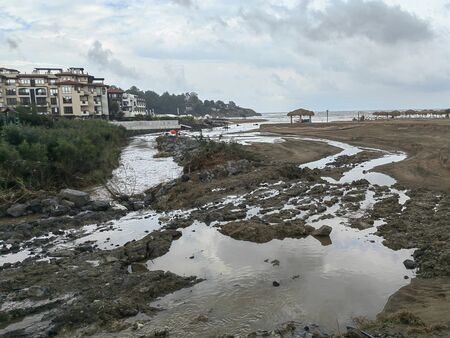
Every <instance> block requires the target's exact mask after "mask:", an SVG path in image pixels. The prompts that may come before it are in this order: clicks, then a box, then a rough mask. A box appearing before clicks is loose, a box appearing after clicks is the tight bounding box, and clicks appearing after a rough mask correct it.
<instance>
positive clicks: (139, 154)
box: [92, 134, 182, 199]
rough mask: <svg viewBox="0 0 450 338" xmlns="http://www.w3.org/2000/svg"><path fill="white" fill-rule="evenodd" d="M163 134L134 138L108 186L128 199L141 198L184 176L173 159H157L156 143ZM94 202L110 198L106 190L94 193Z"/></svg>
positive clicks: (123, 152) (124, 151) (123, 154)
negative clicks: (128, 196)
mask: <svg viewBox="0 0 450 338" xmlns="http://www.w3.org/2000/svg"><path fill="white" fill-rule="evenodd" d="M159 135H160V134H149V135H140V136H136V137H133V138H132V139H131V142H130V144H129V145H128V146H127V147H126V148H125V149H124V150H123V151H122V154H121V160H120V165H119V167H118V168H117V169H116V170H114V171H113V174H112V178H111V179H110V180H109V181H108V183H107V185H108V186H109V187H110V188H111V189H112V190H114V191H117V192H119V193H123V194H126V195H132V194H139V193H142V192H144V191H145V190H147V189H148V188H151V187H152V186H155V185H157V184H159V183H161V182H165V181H170V180H173V179H174V178H176V177H178V176H180V175H181V173H182V168H181V167H180V166H179V165H178V164H176V163H175V162H174V161H173V159H172V158H170V157H169V158H154V157H153V156H154V155H156V153H157V152H158V151H157V150H156V141H155V139H156V138H157V137H158V136H159ZM92 196H93V198H98V199H102V198H108V197H109V193H108V191H107V190H106V189H105V188H104V187H98V188H96V189H94V190H93V191H92Z"/></svg>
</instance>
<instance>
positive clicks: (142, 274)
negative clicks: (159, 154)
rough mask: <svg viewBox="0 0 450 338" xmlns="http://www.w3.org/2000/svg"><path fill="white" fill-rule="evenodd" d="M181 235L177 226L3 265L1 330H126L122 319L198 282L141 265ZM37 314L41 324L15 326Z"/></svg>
mask: <svg viewBox="0 0 450 338" xmlns="http://www.w3.org/2000/svg"><path fill="white" fill-rule="evenodd" d="M180 235H181V234H180V233H179V232H177V231H175V230H166V231H155V232H153V233H151V234H149V235H148V236H146V237H145V238H143V239H142V240H139V241H134V242H130V243H128V244H126V245H125V246H124V247H121V248H117V249H114V250H111V251H96V250H93V248H91V249H90V250H87V251H88V252H79V251H76V250H70V251H68V252H60V254H59V255H58V254H56V255H55V256H57V257H55V258H51V259H49V260H46V261H36V260H33V261H25V262H23V263H21V264H20V267H17V268H10V269H4V270H3V271H2V273H1V276H0V291H1V292H0V294H1V298H0V303H1V304H2V306H1V309H0V319H1V320H0V325H1V326H0V327H1V329H0V335H2V336H4V337H17V336H20V337H47V336H53V335H59V334H64V333H65V332H72V333H71V335H70V336H71V337H84V336H86V335H89V334H91V333H93V332H96V331H97V330H98V329H99V328H102V329H106V330H112V331H114V330H117V329H124V328H125V327H126V326H127V325H128V326H129V325H131V324H127V323H126V322H123V319H126V318H129V317H133V316H136V315H138V314H140V313H144V314H146V315H152V314H153V313H154V312H155V311H157V310H156V309H154V308H152V307H150V306H149V305H148V304H149V303H150V302H151V301H152V300H154V299H156V298H157V297H159V296H162V295H164V294H167V293H170V292H173V291H175V290H178V289H180V288H183V287H187V286H191V285H193V284H194V283H197V282H198V281H199V280H196V279H195V277H180V276H177V275H175V274H172V273H170V272H164V271H148V270H147V269H146V268H145V265H144V264H140V263H144V262H146V261H147V260H148V259H154V258H156V257H158V256H160V255H163V254H165V253H166V252H167V251H168V250H169V248H170V245H171V242H172V241H173V240H176V239H177V238H179V236H180ZM89 251H91V252H89ZM38 314H39V315H42V318H40V320H39V322H40V323H41V325H32V326H31V327H30V326H26V325H23V326H22V325H19V324H20V323H22V322H26V321H27V320H29V317H30V316H33V315H38ZM119 320H120V325H119V327H116V326H117V325H118V323H119Z"/></svg>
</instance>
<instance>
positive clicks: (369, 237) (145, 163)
mask: <svg viewBox="0 0 450 338" xmlns="http://www.w3.org/2000/svg"><path fill="white" fill-rule="evenodd" d="M253 128H255V127H254V126H252V125H245V124H243V125H240V126H239V125H234V126H232V127H231V128H230V129H228V130H223V129H214V130H211V131H208V132H203V135H204V136H209V137H211V138H213V139H221V140H225V141H231V140H233V141H235V142H239V143H243V144H250V143H257V142H269V143H273V142H283V140H284V139H286V138H289V137H293V136H278V135H268V134H266V135H263V134H260V133H259V132H249V130H250V129H253ZM197 135H198V134H197ZM156 137H157V135H142V136H137V137H134V138H133V140H132V142H131V143H130V145H129V146H128V147H127V148H126V149H125V150H124V151H123V154H122V165H121V167H120V168H119V169H117V170H116V171H115V172H114V178H113V180H116V181H117V182H124V181H125V182H126V181H127V180H128V177H131V176H133V177H134V178H133V180H134V181H133V192H140V191H144V190H145V189H148V188H149V187H151V186H154V185H156V184H158V183H160V182H162V181H167V180H171V179H174V178H176V177H178V176H179V175H181V173H182V170H181V168H180V167H179V166H178V165H176V164H175V162H174V161H173V160H172V159H171V158H153V155H154V154H155V153H156V149H155V138H156ZM297 138H300V137H297ZM301 139H304V140H311V141H314V142H326V143H328V144H330V145H332V146H335V147H338V148H340V149H342V151H341V152H340V153H338V154H336V155H333V156H329V157H326V158H323V159H321V160H319V161H315V162H311V163H307V164H304V165H302V167H309V168H312V169H313V168H325V167H326V166H327V165H328V163H330V162H332V161H333V160H334V159H336V158H337V157H338V156H340V155H354V154H356V153H358V152H361V151H362V150H363V148H361V147H355V146H351V145H348V144H345V143H341V142H335V141H330V140H322V139H306V138H301ZM405 158H406V155H405V154H403V153H389V152H384V151H380V157H379V158H376V159H373V160H369V161H366V162H363V163H361V164H358V165H356V166H355V167H353V168H349V169H348V170H347V171H346V172H345V173H344V175H343V176H342V178H340V179H339V180H338V181H336V180H334V179H331V178H326V180H327V181H328V182H330V183H332V184H334V185H343V184H345V183H350V182H352V181H354V180H360V179H367V180H368V181H369V182H370V185H374V184H377V185H380V186H387V187H388V188H387V192H386V194H387V195H389V194H398V195H400V203H401V204H402V203H405V201H406V200H407V199H408V197H407V195H406V194H405V192H403V191H398V190H396V189H394V188H393V187H392V186H393V185H394V184H395V180H394V179H393V178H392V177H390V176H387V175H385V174H381V173H377V172H376V171H371V169H374V168H376V167H378V166H380V165H383V164H387V163H391V162H398V161H402V160H404V159H405ZM131 173H132V174H131ZM281 183H282V182H279V183H277V184H281ZM118 184H120V183H118ZM273 188H274V186H269V185H268V184H265V185H262V186H261V188H260V190H262V191H267V193H268V194H270V193H271V192H273V191H274V190H273ZM275 191H276V190H275ZM97 192H98V195H99V196H103V195H104V194H105V192H104V191H103V192H102V191H101V190H98V191H97ZM306 197H307V196H305V198H306ZM299 198H300V199H301V198H302V197H299ZM242 200H243V197H242V196H228V197H227V198H226V201H224V203H225V202H226V203H229V202H231V203H235V204H236V205H238V204H239V203H242ZM376 201H377V198H376V197H375V196H374V193H373V192H372V191H370V189H368V190H367V191H366V198H365V200H363V201H362V202H361V204H360V210H359V211H356V212H355V214H357V213H363V212H364V210H366V209H368V208H371V206H372V205H373V204H374V203H375V202H376ZM289 207H290V206H289V203H287V204H286V206H285V208H289ZM338 208H339V205H333V206H331V207H328V208H327V210H326V211H324V212H323V213H322V214H331V215H333V217H332V218H328V219H319V218H320V216H321V214H319V215H315V216H312V217H309V218H308V217H306V218H305V221H306V222H307V224H309V225H312V226H314V227H315V228H318V227H320V226H322V225H324V224H326V225H329V226H331V227H332V228H333V231H332V233H331V236H330V239H331V241H319V240H317V239H316V238H314V237H312V236H309V237H307V238H303V239H284V240H272V241H270V242H268V243H264V244H257V243H252V242H247V241H239V240H235V239H233V238H231V237H228V236H225V235H223V234H221V233H220V232H219V231H217V229H216V228H215V227H214V226H213V225H214V224H212V225H210V226H207V225H206V224H204V223H201V222H198V221H196V222H194V224H193V225H191V226H190V227H188V228H185V229H182V230H181V231H182V233H183V235H182V237H181V238H180V239H178V240H176V241H174V242H173V243H172V247H171V249H170V251H169V252H168V253H167V254H165V255H163V256H161V257H159V258H157V259H155V260H153V261H148V262H147V266H148V268H149V269H151V270H164V271H171V272H174V273H176V274H178V275H185V276H191V275H195V276H197V277H199V278H203V279H205V280H204V281H203V282H201V283H198V284H196V285H194V286H193V287H190V288H186V289H182V290H179V291H177V292H175V293H172V294H169V295H167V296H165V297H162V298H160V299H158V300H157V301H155V302H154V303H153V304H152V305H153V306H155V307H158V308H160V309H162V310H163V311H160V312H159V313H157V314H156V315H155V316H154V317H152V318H145V317H142V316H141V317H139V318H134V320H137V319H138V320H141V321H143V323H144V326H143V327H142V328H141V329H140V334H147V333H151V332H153V331H154V330H157V329H164V328H169V330H170V333H171V336H172V335H173V336H174V337H187V336H191V337H203V336H214V335H219V334H224V333H229V334H246V333H249V332H252V331H255V330H260V329H271V328H273V327H275V326H277V325H279V324H281V323H284V322H287V321H291V320H292V321H297V322H299V323H301V324H303V325H307V324H310V323H315V324H318V325H319V326H320V327H321V328H322V329H324V330H325V331H330V332H335V331H337V329H338V325H340V328H341V329H342V328H344V327H345V325H347V324H351V319H352V317H355V316H365V317H367V318H374V317H375V316H376V314H377V313H379V312H380V311H381V310H382V309H383V306H384V305H385V304H386V302H387V300H388V298H389V296H390V295H391V294H393V293H394V292H396V291H397V290H398V289H399V288H401V287H402V286H404V285H406V284H408V283H409V280H408V279H405V276H408V277H410V278H411V277H413V276H414V272H413V271H407V270H406V269H405V268H404V266H403V264H402V262H403V261H404V260H405V259H407V258H410V256H411V254H412V252H413V250H399V251H393V250H391V249H389V248H387V247H385V246H383V244H382V238H380V237H378V236H376V235H374V234H373V233H374V232H375V231H376V227H377V226H379V225H380V224H382V222H383V221H382V220H378V221H376V222H375V224H374V227H372V228H370V229H366V230H357V229H353V228H350V227H348V226H346V225H345V224H346V223H348V219H349V217H354V216H355V214H353V215H344V216H342V215H341V214H339V215H336V214H335V213H336V211H337V210H338ZM259 211H260V209H259V208H258V207H252V206H251V205H249V206H248V217H250V216H254V215H258V213H259ZM189 212H190V211H189V210H180V211H174V212H170V213H157V212H155V211H153V210H148V209H147V210H141V211H138V212H131V213H129V214H127V215H126V216H125V217H123V218H121V219H119V220H115V221H112V222H109V223H108V228H107V229H105V228H101V227H98V226H97V225H88V226H85V227H84V228H83V231H84V232H85V236H84V237H82V238H79V239H77V240H75V241H64V240H61V241H60V242H58V241H55V248H61V247H73V246H74V245H79V244H81V243H83V242H86V241H96V242H97V244H98V246H99V248H100V249H104V250H108V248H113V247H117V246H120V245H124V244H125V243H126V242H128V241H131V240H133V239H136V240H138V239H140V238H142V237H144V236H146V235H147V234H148V233H149V232H151V231H153V230H156V229H159V228H161V227H162V226H164V225H165V224H166V223H167V222H160V220H159V219H160V217H163V218H165V219H168V218H171V217H173V216H174V215H183V214H184V215H186V214H189ZM20 255H22V256H20ZM18 257H20V258H19V259H24V258H26V253H23V252H22V253H20V252H19V253H18ZM0 258H1V260H4V259H5V257H0ZM13 260H14V259H12V258H11V257H10V261H13ZM267 260H268V261H267ZM274 260H277V261H279V265H278V264H271V263H270V262H272V261H274ZM0 264H2V263H1V262H0ZM273 281H278V282H279V284H280V286H279V287H274V286H273V285H272V283H273ZM199 318H202V319H201V320H199ZM338 323H339V324H338ZM134 334H136V332H134V331H132V330H131V329H130V330H125V331H122V332H119V333H116V334H114V333H108V334H105V335H103V334H98V335H96V337H133V336H134Z"/></svg>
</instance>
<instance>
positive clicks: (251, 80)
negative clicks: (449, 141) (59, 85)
mask: <svg viewBox="0 0 450 338" xmlns="http://www.w3.org/2000/svg"><path fill="white" fill-rule="evenodd" d="M0 42H1V46H2V48H0V66H3V67H12V68H17V69H19V70H22V71H31V70H32V69H33V67H37V66H39V67H43V66H58V67H69V66H79V67H85V68H86V69H87V70H88V72H89V73H91V74H93V75H96V76H102V77H105V78H106V81H107V83H108V84H116V85H119V86H121V87H122V88H128V87H130V86H131V85H136V86H138V87H140V88H142V89H151V90H155V91H157V92H159V93H161V92H163V91H170V92H177V93H178V92H187V91H195V92H197V93H199V95H200V97H201V98H203V99H204V98H208V99H216V100H217V99H221V100H224V101H229V100H234V101H235V102H236V103H238V104H240V105H243V106H247V107H251V108H254V109H256V110H258V111H260V112H268V111H287V110H290V109H293V108H298V107H305V108H309V109H314V110H324V109H330V110H357V109H390V108H440V107H442V108H443V107H450V0H427V1H424V0H383V1H382V0H266V1H263V0H245V1H238V0H222V1H218V0H217V1H214V0H89V1H85V0H77V1H75V0H45V1H41V0H21V1H10V0H0Z"/></svg>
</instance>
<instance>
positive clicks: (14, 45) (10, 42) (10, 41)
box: [6, 38, 19, 50]
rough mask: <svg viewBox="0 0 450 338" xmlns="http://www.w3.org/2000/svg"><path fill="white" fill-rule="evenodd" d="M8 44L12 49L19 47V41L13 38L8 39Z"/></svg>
mask: <svg viewBox="0 0 450 338" xmlns="http://www.w3.org/2000/svg"><path fill="white" fill-rule="evenodd" d="M6 44H7V45H8V47H9V49H11V50H14V49H18V48H19V42H18V41H16V40H13V39H11V38H8V39H6Z"/></svg>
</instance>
